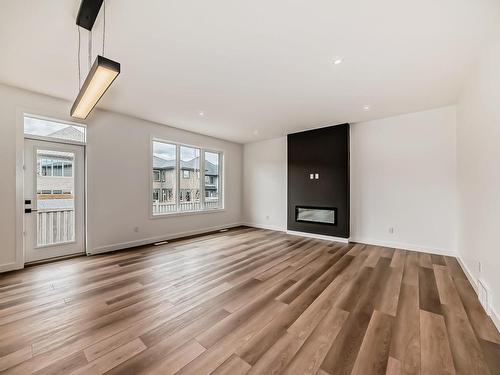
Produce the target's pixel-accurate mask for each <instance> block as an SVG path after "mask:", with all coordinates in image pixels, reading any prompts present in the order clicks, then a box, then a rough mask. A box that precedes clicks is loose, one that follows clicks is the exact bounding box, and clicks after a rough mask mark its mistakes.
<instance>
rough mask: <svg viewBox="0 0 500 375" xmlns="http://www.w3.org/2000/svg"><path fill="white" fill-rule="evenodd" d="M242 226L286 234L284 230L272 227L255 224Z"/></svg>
mask: <svg viewBox="0 0 500 375" xmlns="http://www.w3.org/2000/svg"><path fill="white" fill-rule="evenodd" d="M242 225H245V226H247V227H252V228H258V229H267V230H274V231H276V232H286V228H282V227H277V226H274V225H266V224H257V223H243V224H242Z"/></svg>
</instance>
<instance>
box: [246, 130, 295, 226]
mask: <svg viewBox="0 0 500 375" xmlns="http://www.w3.org/2000/svg"><path fill="white" fill-rule="evenodd" d="M286 168H287V157H286V137H281V138H274V139H270V140H266V141H261V142H255V143H248V144H246V145H245V146H244V151H243V200H244V210H243V211H244V221H245V222H246V223H247V224H248V225H253V226H258V227H262V228H268V229H276V230H286V205H287V189H286Z"/></svg>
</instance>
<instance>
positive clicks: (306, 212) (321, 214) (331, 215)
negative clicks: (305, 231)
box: [296, 207, 337, 225]
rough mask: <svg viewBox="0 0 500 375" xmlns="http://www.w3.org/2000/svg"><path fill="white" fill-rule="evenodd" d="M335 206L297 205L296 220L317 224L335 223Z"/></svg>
mask: <svg viewBox="0 0 500 375" xmlns="http://www.w3.org/2000/svg"><path fill="white" fill-rule="evenodd" d="M336 216H337V215H336V209H335V208H314V207H297V208H296V220H297V221H300V222H310V223H319V224H329V225H335V224H336Z"/></svg>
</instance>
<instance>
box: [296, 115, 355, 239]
mask: <svg viewBox="0 0 500 375" xmlns="http://www.w3.org/2000/svg"><path fill="white" fill-rule="evenodd" d="M349 199H350V198H349V124H342V125H335V126H329V127H326V128H320V129H315V130H309V131H305V132H301V133H294V134H289V135H288V218H287V221H288V230H292V231H299V232H306V233H312V234H320V235H327V236H333V237H341V238H349V209H350V207H349Z"/></svg>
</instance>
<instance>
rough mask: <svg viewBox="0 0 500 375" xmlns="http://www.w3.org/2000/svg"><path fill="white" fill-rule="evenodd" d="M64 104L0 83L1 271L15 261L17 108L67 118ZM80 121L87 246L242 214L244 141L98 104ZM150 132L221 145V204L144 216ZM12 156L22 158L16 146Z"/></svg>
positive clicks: (224, 221)
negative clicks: (215, 208) (213, 209)
mask: <svg viewBox="0 0 500 375" xmlns="http://www.w3.org/2000/svg"><path fill="white" fill-rule="evenodd" d="M70 105H71V103H68V102H66V101H63V100H59V99H55V98H52V97H48V96H45V95H39V94H35V93H32V92H28V91H24V90H20V89H16V88H12V87H8V86H4V85H0V170H2V177H1V180H0V238H1V240H2V244H1V247H0V271H1V270H5V269H8V268H11V267H12V266H13V263H15V262H16V252H15V246H16V238H15V233H16V231H15V220H14V218H15V214H16V172H17V173H19V171H16V137H17V139H18V138H19V134H20V135H21V144H22V122H21V121H20V118H21V117H22V116H21V114H22V112H23V111H26V112H28V113H32V114H37V115H42V116H47V117H53V118H57V119H61V120H67V121H68V120H71V119H70V118H69V116H68V112H69V108H70ZM85 123H86V124H87V125H88V134H87V141H88V147H87V161H88V163H87V168H88V181H87V184H88V222H89V226H88V235H89V242H88V244H87V247H88V248H89V249H90V250H91V251H93V252H96V251H102V250H107V249H114V248H117V247H123V246H127V245H129V244H140V243H143V242H148V241H152V240H153V241H154V240H156V239H160V238H166V237H172V236H176V235H180V234H184V233H192V232H200V231H204V230H208V229H212V228H219V227H224V226H229V225H233V224H238V223H240V222H241V219H242V203H241V202H242V195H241V192H242V184H241V183H242V154H243V146H242V145H240V144H236V143H231V142H226V141H222V140H219V139H215V138H211V137H207V136H202V135H198V134H195V133H190V132H186V131H183V130H179V129H175V128H171V127H168V126H165V125H160V124H156V123H152V122H148V121H143V120H140V119H136V118H132V117H128V116H123V115H120V114H117V113H113V112H108V111H100V110H96V111H95V113H93V114H92V115H91V117H89V120H88V121H85ZM151 137H158V138H162V139H166V140H171V141H175V142H181V143H186V144H191V145H199V146H204V147H209V148H213V149H220V150H223V151H224V152H225V194H226V195H225V198H226V201H225V203H226V210H225V211H223V212H218V213H207V214H195V215H186V216H175V217H164V218H156V219H150V216H149V212H150V211H149V210H150V207H149V196H150V191H149V178H150V171H149V166H150V139H151ZM18 142H19V141H18ZM17 158H22V154H18V155H17ZM21 160H22V159H21ZM21 174H22V173H21ZM134 227H139V232H137V233H136V232H134ZM17 261H18V262H19V259H17Z"/></svg>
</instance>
